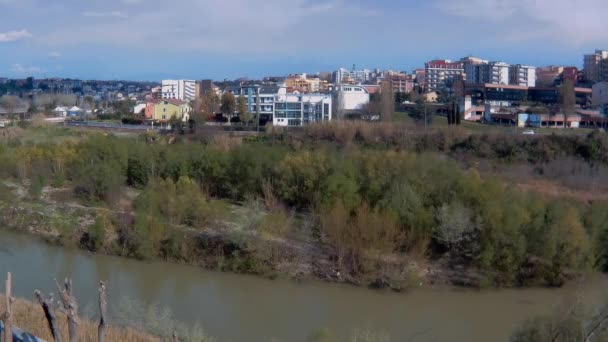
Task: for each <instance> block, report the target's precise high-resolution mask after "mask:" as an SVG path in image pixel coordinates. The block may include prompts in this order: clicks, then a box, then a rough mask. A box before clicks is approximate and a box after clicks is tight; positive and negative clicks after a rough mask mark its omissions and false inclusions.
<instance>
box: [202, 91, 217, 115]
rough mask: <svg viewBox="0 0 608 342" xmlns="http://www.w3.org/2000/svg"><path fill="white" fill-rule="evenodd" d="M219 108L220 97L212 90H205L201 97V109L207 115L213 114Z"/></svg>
mask: <svg viewBox="0 0 608 342" xmlns="http://www.w3.org/2000/svg"><path fill="white" fill-rule="evenodd" d="M219 108H220V98H219V96H217V93H216V92H215V91H213V90H209V91H207V92H206V93H205V94H203V97H202V98H201V111H202V112H203V113H204V114H207V115H214V114H215V113H216V112H217V111H218V110H219Z"/></svg>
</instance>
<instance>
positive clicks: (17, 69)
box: [10, 63, 42, 75]
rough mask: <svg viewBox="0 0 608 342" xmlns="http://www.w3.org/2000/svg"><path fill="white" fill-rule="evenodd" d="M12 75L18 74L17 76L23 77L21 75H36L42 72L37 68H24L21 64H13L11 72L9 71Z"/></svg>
mask: <svg viewBox="0 0 608 342" xmlns="http://www.w3.org/2000/svg"><path fill="white" fill-rule="evenodd" d="M10 71H11V72H12V73H13V74H19V75H23V74H30V75H31V74H38V73H40V72H42V69H40V68H39V67H37V66H25V65H23V64H19V63H17V64H13V65H12V66H11V70H10Z"/></svg>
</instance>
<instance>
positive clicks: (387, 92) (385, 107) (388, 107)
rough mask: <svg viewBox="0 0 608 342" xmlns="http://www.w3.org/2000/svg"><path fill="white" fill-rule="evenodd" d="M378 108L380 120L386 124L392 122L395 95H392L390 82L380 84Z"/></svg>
mask: <svg viewBox="0 0 608 342" xmlns="http://www.w3.org/2000/svg"><path fill="white" fill-rule="evenodd" d="M380 108H381V120H382V121H386V122H390V121H393V113H394V112H395V93H393V85H392V82H391V81H382V83H381V84H380Z"/></svg>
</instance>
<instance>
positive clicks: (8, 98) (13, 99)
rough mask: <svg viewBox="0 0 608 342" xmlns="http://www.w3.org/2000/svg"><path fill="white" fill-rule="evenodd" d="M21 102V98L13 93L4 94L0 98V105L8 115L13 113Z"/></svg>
mask: <svg viewBox="0 0 608 342" xmlns="http://www.w3.org/2000/svg"><path fill="white" fill-rule="evenodd" d="M20 104H21V99H20V98H19V97H17V96H13V95H4V96H2V97H1V98H0V107H3V108H4V109H6V112H7V113H8V115H9V116H13V115H14V114H15V109H16V108H17V106H19V105H20Z"/></svg>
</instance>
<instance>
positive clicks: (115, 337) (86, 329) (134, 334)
mask: <svg viewBox="0 0 608 342" xmlns="http://www.w3.org/2000/svg"><path fill="white" fill-rule="evenodd" d="M5 307H6V299H5V296H4V294H2V296H1V297H0V312H4V311H5ZM56 316H57V319H58V320H57V323H58V324H57V329H58V332H59V336H60V337H61V340H62V341H68V340H69V338H68V326H67V323H66V322H65V319H64V317H63V315H61V314H60V313H59V312H57V313H56ZM12 323H13V326H16V327H19V328H20V329H22V330H24V331H26V332H28V333H30V334H32V335H34V336H36V337H38V338H41V339H43V340H45V341H52V340H53V336H52V335H51V333H50V332H49V327H48V323H47V320H46V318H45V317H44V311H43V310H42V308H41V307H40V305H39V304H36V303H33V302H31V301H29V300H26V299H22V298H17V299H16V300H15V302H14V303H13V304H12ZM98 324H99V322H93V321H90V320H88V319H80V320H79V321H78V340H79V341H97V331H98ZM105 338H106V341H129V342H161V341H162V339H161V338H159V337H156V336H153V335H150V334H147V333H145V332H141V331H137V330H135V329H131V328H121V327H116V326H108V327H106V330H105Z"/></svg>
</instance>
